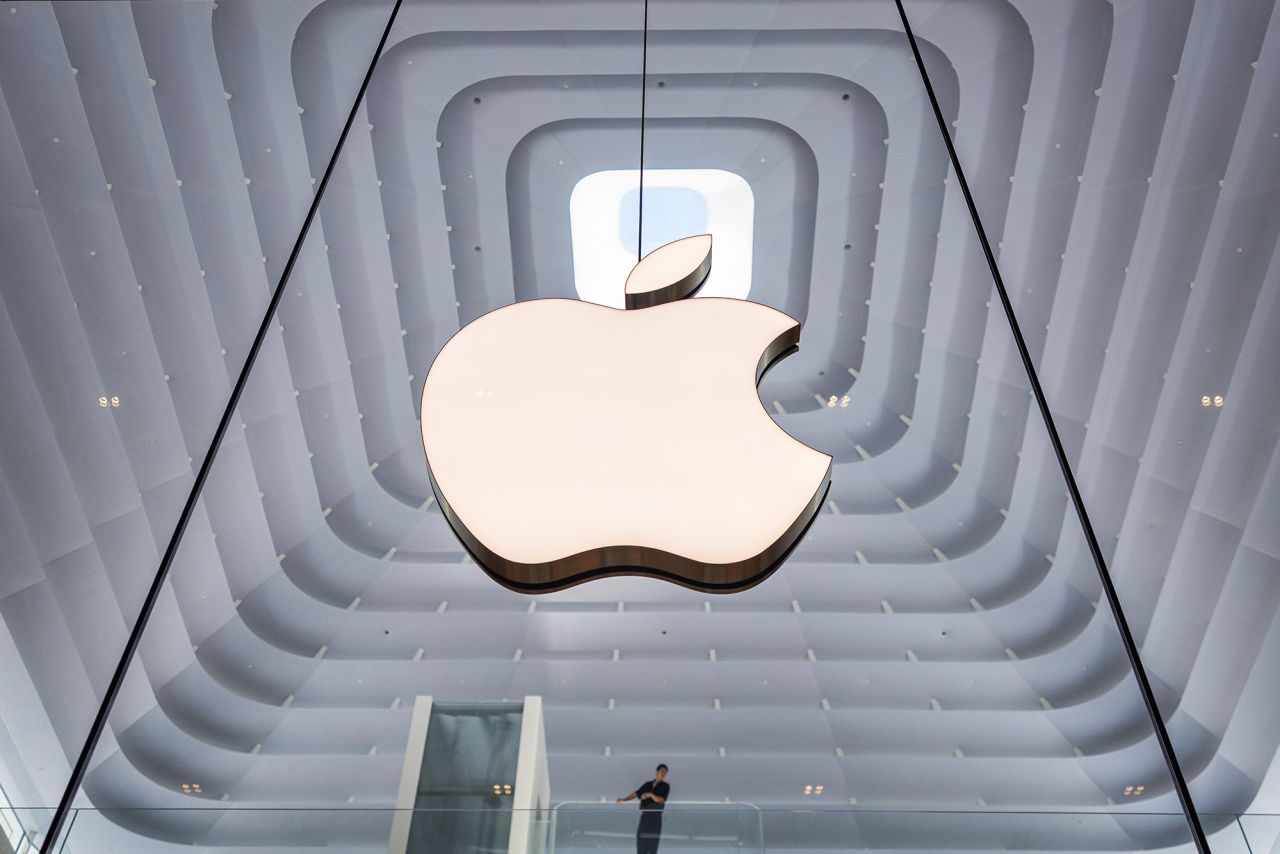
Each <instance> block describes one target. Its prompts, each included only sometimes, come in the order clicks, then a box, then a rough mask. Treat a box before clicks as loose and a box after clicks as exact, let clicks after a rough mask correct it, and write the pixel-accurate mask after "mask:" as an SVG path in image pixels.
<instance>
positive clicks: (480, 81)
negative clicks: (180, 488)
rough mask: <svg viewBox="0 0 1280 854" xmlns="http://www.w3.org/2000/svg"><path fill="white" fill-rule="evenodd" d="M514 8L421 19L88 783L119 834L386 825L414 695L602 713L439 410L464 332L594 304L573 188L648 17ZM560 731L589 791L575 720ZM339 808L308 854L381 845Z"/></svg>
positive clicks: (261, 364)
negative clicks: (533, 606) (510, 310)
mask: <svg viewBox="0 0 1280 854" xmlns="http://www.w3.org/2000/svg"><path fill="white" fill-rule="evenodd" d="M321 8H323V7H321ZM555 9H558V10H559V11H554V10H555ZM508 11H509V14H505V13H504V15H505V16H504V17H503V18H502V22H503V29H502V30H501V31H500V32H495V31H493V26H492V25H493V23H494V20H495V19H494V17H493V10H492V8H491V7H487V6H486V5H485V4H436V3H426V2H408V0H406V2H405V3H404V4H403V5H402V6H401V7H400V12H399V14H398V17H397V19H396V22H395V26H394V30H393V32H392V33H391V36H390V38H389V39H388V42H387V46H386V49H385V52H384V54H383V56H382V59H381V61H380V62H379V64H378V67H377V69H376V71H375V73H374V75H373V78H372V80H371V82H370V86H369V90H368V95H367V98H366V101H365V104H364V106H362V108H361V110H360V113H359V115H358V117H357V119H356V121H355V124H354V126H353V129H352V133H351V136H350V138H349V140H348V142H347V144H346V146H345V147H344V149H343V152H342V156H341V157H340V159H339V161H338V163H337V165H336V167H335V169H334V173H333V177H332V180H331V182H330V184H329V187H328V189H327V191H326V193H325V196H324V198H323V200H322V203H321V205H320V208H319V213H318V216H317V218H316V221H315V224H314V226H313V228H312V229H311V231H310V233H309V236H308V239H307V241H306V243H305V245H304V246H303V248H302V250H301V253H300V256H299V261H298V265H297V267H296V269H295V270H294V273H293V276H292V278H291V279H290V282H289V285H288V288H287V290H286V292H285V295H284V297H283V299H282V303H281V306H280V312H279V317H278V319H279V325H278V326H275V327H273V328H272V329H271V330H270V333H269V335H268V337H267V339H266V342H265V344H264V346H263V349H262V352H261V354H260V356H259V358H258V360H257V363H256V366H255V368H254V371H253V374H252V375H251V377H250V380H249V382H248V385H247V387H246V390H245V394H244V397H243V398H242V400H241V405H240V408H239V410H238V412H237V413H236V416H235V421H234V423H233V424H232V426H231V429H230V431H229V434H228V436H227V440H226V442H225V443H224V444H223V446H222V449H221V451H220V453H219V455H218V458H217V460H216V462H215V464H214V466H213V468H212V471H211V473H210V477H209V481H208V484H207V486H206V488H205V490H204V493H203V496H202V499H201V501H200V505H199V507H198V508H197V512H196V514H195V516H194V518H193V519H192V523H191V526H190V527H189V529H188V531H187V533H186V536H185V537H184V539H183V542H182V544H181V546H180V548H179V552H178V555H177V557H176V560H175V562H174V566H173V571H172V574H171V577H170V580H169V585H168V588H167V589H166V593H165V596H164V597H163V599H162V601H161V605H160V607H158V609H157V611H156V614H155V616H154V617H153V619H152V621H151V624H150V626H149V627H148V631H147V635H146V636H145V638H144V641H143V648H142V651H141V652H142V654H141V655H140V656H139V659H138V662H137V666H135V667H134V668H133V669H132V671H131V672H130V674H129V677H128V679H127V681H126V689H127V690H128V691H129V692H132V693H130V694H129V696H131V697H136V698H137V699H136V701H134V702H130V703H124V702H122V703H121V704H120V706H119V707H118V708H117V710H116V714H115V715H114V716H113V719H112V722H111V728H112V732H113V734H114V737H112V738H109V739H104V741H103V743H102V745H101V746H100V749H99V751H98V754H97V755H96V756H95V761H94V765H93V767H92V769H91V770H90V772H89V774H88V777H87V779H86V782H85V787H84V792H85V794H86V800H85V803H86V804H91V805H95V806H110V807H113V808H120V809H124V810H125V811H123V812H121V811H119V810H113V811H112V812H110V813H108V814H107V815H106V817H105V819H104V821H106V822H112V821H117V822H125V821H126V820H127V829H128V830H129V832H130V833H137V834H139V835H142V836H154V837H156V838H160V839H166V840H173V841H178V840H182V839H189V840H196V839H198V838H203V837H202V834H204V833H205V831H204V830H202V828H206V827H209V828H213V827H214V826H216V827H218V828H220V827H223V826H225V827H227V828H228V830H227V833H228V835H227V836H226V837H223V839H224V840H225V841H224V842H219V843H218V844H228V845H232V844H234V845H239V846H243V847H246V848H252V847H253V846H255V845H265V844H267V842H266V840H270V839H274V838H276V835H275V834H276V831H274V830H272V829H271V824H270V816H261V815H255V814H252V813H231V814H229V818H228V819H218V820H217V821H216V822H214V824H213V825H209V824H206V823H205V822H206V821H213V817H212V816H207V815H203V814H198V813H184V814H175V813H171V812H163V811H153V810H155V809H157V808H172V807H182V806H184V805H188V804H200V803H207V804H212V805H216V806H217V807H219V808H221V807H223V806H226V807H228V808H232V807H247V806H277V807H278V806H291V807H298V808H307V809H311V808H319V807H324V808H328V809H333V810H344V809H354V808H366V809H371V808H377V809H381V810H390V809H391V808H392V807H393V806H394V805H395V802H396V794H397V789H398V785H399V782H400V778H401V771H402V765H403V762H404V751H405V745H406V741H407V739H408V735H409V725H410V717H411V709H412V707H413V705H414V697H416V696H418V695H430V696H432V697H434V698H435V701H436V702H440V703H447V702H452V701H459V702H477V701H478V702H488V701H502V700H505V699H508V698H509V699H511V700H518V699H523V698H524V697H525V696H526V695H530V694H537V693H539V692H540V691H542V692H544V694H545V695H546V696H547V703H548V705H549V706H555V707H558V708H560V709H564V708H568V709H569V710H573V708H574V707H575V706H579V707H580V706H584V705H588V704H586V703H582V702H580V701H578V700H576V699H575V698H574V697H573V696H572V695H571V694H570V693H569V692H568V691H566V690H565V689H564V686H563V683H561V681H560V679H561V676H560V675H559V674H554V673H552V672H548V665H549V663H548V662H547V661H546V660H545V659H546V655H545V650H546V647H547V646H548V643H547V642H546V640H545V638H544V637H543V635H544V634H545V632H546V626H547V623H548V620H547V616H546V615H543V614H536V613H535V614H530V613H528V606H529V604H530V602H531V601H533V600H531V599H530V598H529V597H524V596H520V595H517V594H514V593H510V592H508V591H507V590H505V589H504V588H501V587H499V586H498V585H496V584H494V583H493V582H492V581H491V580H490V579H489V578H488V577H487V576H485V575H484V574H483V573H482V572H481V571H480V570H479V569H478V568H477V567H476V566H475V565H474V564H469V563H467V562H466V561H465V558H464V552H463V550H462V548H461V546H460V545H459V543H458V541H457V539H456V538H455V537H454V536H453V534H452V533H451V531H450V530H449V527H448V525H447V524H446V522H445V521H444V518H443V516H442V514H441V513H440V512H439V509H438V508H437V507H436V506H435V503H434V501H433V500H432V499H431V495H432V493H431V486H430V483H429V480H428V477H427V470H426V464H425V459H424V455H423V446H422V435H421V429H420V425H419V420H418V412H419V403H420V395H421V390H422V382H423V379H424V377H425V374H426V371H427V369H428V367H429V366H430V364H431V362H432V360H433V359H434V357H435V354H436V351H437V350H438V349H439V348H440V347H441V346H442V345H443V344H444V343H445V341H447V340H448V338H449V337H450V336H451V335H452V334H453V333H454V332H456V331H457V330H458V329H459V328H460V326H461V325H462V324H465V323H467V322H469V321H470V320H472V319H474V318H475V317H477V316H479V315H480V314H483V313H485V312H487V311H490V310H492V309H494V308H497V307H499V306H501V305H505V304H507V303H510V302H512V301H514V300H516V299H522V298H528V297H532V296H554V295H559V296H572V295H573V294H574V283H573V279H572V265H571V263H570V261H569V259H570V257H571V248H570V244H569V233H570V224H569V196H570V193H571V191H572V188H573V186H574V182H575V180H576V179H575V176H577V177H581V175H582V174H585V172H586V171H588V170H594V169H597V168H634V165H635V164H636V163H637V162H638V161H637V158H638V144H639V137H638V134H636V133H635V122H634V118H633V117H634V116H635V115H636V114H637V110H638V104H639V96H640V89H639V77H638V74H639V68H640V62H641V51H640V46H641V38H642V32H641V29H640V26H641V21H642V16H641V11H642V9H641V7H640V6H639V5H638V4H636V5H634V6H633V5H630V4H613V5H606V6H604V7H598V8H596V10H595V13H594V17H593V16H592V15H582V14H579V11H580V10H579V8H578V7H576V6H575V7H573V8H572V9H569V8H568V7H563V8H561V7H550V6H546V5H545V4H517V5H516V6H513V7H511V9H510V10H508ZM499 60H501V62H500V67H502V68H504V69H507V70H508V71H509V73H508V74H504V75H503V76H498V77H495V76H494V73H493V72H494V69H495V67H499ZM601 104H607V105H608V106H609V110H610V111H611V113H610V114H609V115H605V116H601V115H598V112H599V110H600V109H601ZM560 161H563V162H564V166H561V165H560ZM509 200H510V201H509ZM557 616H565V615H551V620H552V621H554V620H555V619H556V617H557ZM588 616H589V615H588ZM521 648H523V650H524V653H523V655H525V656H526V658H525V660H524V662H523V663H520V662H519V661H516V662H513V658H515V659H519V658H520V657H521V655H522V653H520V652H518V651H517V650H520V649H521ZM599 658H600V659H601V660H603V661H605V662H607V661H608V652H607V651H605V652H603V653H602V654H601V655H600V656H599ZM540 659H542V660H540ZM552 666H554V665H552ZM574 681H575V682H576V683H577V684H576V685H575V689H576V688H577V687H580V686H581V684H582V683H581V682H578V681H577V680H574ZM604 702H605V701H604V700H603V699H602V700H600V701H599V702H596V701H591V702H590V704H589V708H590V711H591V712H593V713H594V711H595V709H596V707H599V708H603V707H604ZM548 717H549V718H554V720H555V723H554V724H553V725H552V726H551V727H550V728H549V731H548V741H549V743H550V744H552V745H555V746H554V747H553V748H552V750H553V751H555V750H562V751H564V754H565V755H566V757H567V758H568V761H569V763H570V765H569V766H568V767H565V768H563V769H562V770H560V769H555V770H553V771H552V775H553V779H554V777H555V775H556V774H557V773H559V774H562V775H563V777H564V779H566V780H569V779H572V778H573V777H574V770H573V768H572V763H573V762H574V753H573V751H572V749H570V750H565V749H564V748H563V747H561V745H565V744H566V742H569V743H573V742H575V741H576V740H577V734H576V732H575V729H574V728H576V727H578V726H579V725H580V724H579V722H578V721H577V720H576V719H575V718H574V717H573V716H572V715H570V716H569V717H565V716H564V715H563V714H562V713H561V712H559V711H556V712H554V713H549V714H548ZM566 727H567V728H566ZM652 764H654V763H650V762H649V760H648V759H647V758H646V759H645V760H644V762H643V765H645V766H648V767H649V769H651V768H652ZM635 773H639V771H638V770H637V771H636V772H635ZM587 776H588V779H587V780H586V781H584V785H590V786H591V787H592V789H591V792H592V797H593V799H594V798H595V797H596V795H597V794H598V791H597V789H598V788H600V787H602V781H601V779H600V778H601V776H602V775H600V774H599V773H596V774H594V775H587ZM631 776H632V774H628V775H627V777H628V779H627V781H626V784H623V783H622V782H621V781H618V782H617V785H618V786H623V785H631V786H635V785H637V784H638V783H639V781H638V780H637V781H632V780H631V779H629V778H630V777H631ZM490 782H492V781H490ZM611 782H612V781H611ZM619 794H620V793H619ZM508 806H509V803H508ZM289 815H293V814H292V813H290V814H289ZM328 815H333V816H336V817H335V818H334V823H333V824H326V825H324V828H325V829H324V830H323V831H316V832H314V833H312V832H311V831H307V832H308V833H309V834H311V835H307V836H306V837H305V838H303V839H302V840H301V841H299V842H298V843H297V844H298V845H300V846H305V845H307V844H312V843H313V842H314V843H315V844H317V845H319V844H328V845H332V846H335V847H340V848H344V850H345V849H350V848H359V847H360V846H362V845H365V846H369V847H372V848H377V847H379V846H381V847H382V849H383V850H385V849H386V845H387V841H388V836H387V833H388V832H389V828H390V822H389V819H388V818H387V816H386V815H385V814H381V813H380V814H377V815H375V817H374V818H363V817H357V818H359V820H353V821H351V822H350V823H348V824H344V823H343V822H342V820H341V813H330V814H328ZM174 816H176V818H175V817H174ZM223 821H229V822H230V823H229V824H226V825H224V824H223ZM362 822H364V823H362ZM232 825H235V829H234V832H233V831H232V829H231V828H232ZM291 826H292V825H291ZM303 826H304V827H308V825H303ZM330 830H333V833H334V835H333V836H332V838H331V841H328V842H324V841H316V840H323V839H324V838H325V837H324V834H325V833H328V832H330ZM209 832H210V833H212V832H213V830H212V829H211V830H210V831H209ZM215 835H216V834H215ZM209 838H210V839H212V838H213V837H209ZM209 844H213V843H209ZM87 850H92V847H91V848H89V849H87Z"/></svg>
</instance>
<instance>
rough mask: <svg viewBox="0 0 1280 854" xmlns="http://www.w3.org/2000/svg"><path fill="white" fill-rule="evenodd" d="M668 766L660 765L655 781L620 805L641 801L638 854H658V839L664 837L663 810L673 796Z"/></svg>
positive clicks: (622, 801)
mask: <svg viewBox="0 0 1280 854" xmlns="http://www.w3.org/2000/svg"><path fill="white" fill-rule="evenodd" d="M666 778H667V766H666V765H659V766H658V770H657V773H655V774H654V775H653V779H652V780H650V781H649V782H647V783H645V784H644V785H643V786H641V787H640V788H638V789H636V790H635V791H634V792H632V793H631V794H629V795H627V796H626V797H625V798H618V803H620V804H621V803H624V802H626V801H633V800H635V799H636V798H639V799H640V826H639V827H638V828H636V854H658V839H659V837H661V836H662V809H663V807H665V806H666V805H667V798H668V797H669V796H670V794H671V784H670V783H667V782H666Z"/></svg>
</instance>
